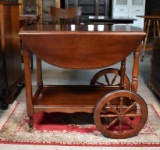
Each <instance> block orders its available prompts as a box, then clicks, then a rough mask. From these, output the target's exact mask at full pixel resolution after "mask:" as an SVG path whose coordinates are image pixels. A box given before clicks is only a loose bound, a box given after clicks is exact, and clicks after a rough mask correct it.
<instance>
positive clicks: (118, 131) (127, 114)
mask: <svg viewBox="0 0 160 150" xmlns="http://www.w3.org/2000/svg"><path fill="white" fill-rule="evenodd" d="M19 35H20V38H21V40H22V46H23V50H24V69H25V82H26V104H27V115H28V117H29V118H30V122H29V127H30V129H32V128H33V123H34V120H33V116H34V114H35V113H40V112H47V113H51V112H63V113H76V112H86V113H93V117H94V121H95V125H96V127H97V129H98V130H99V131H100V132H101V133H102V134H103V135H104V136H106V137H109V138H117V139H120V138H129V137H132V136H135V135H137V134H138V132H139V131H140V130H141V129H142V128H143V126H144V125H145V123H146V120H147V116H148V109H147V105H146V103H145V101H144V100H143V98H142V97H141V96H139V95H138V94H137V93H136V91H137V87H138V62H139V54H140V50H141V48H142V47H141V43H142V41H143V39H144V38H145V32H143V31H142V30H141V29H139V28H136V27H132V26H129V25H112V26H111V25H64V26H61V25H32V26H28V27H26V28H23V29H22V30H21V31H20V32H19ZM30 52H32V53H33V54H35V55H36V70H37V90H36V92H35V93H34V94H33V92H32V78H31V70H30V61H29V54H30ZM132 52H133V54H134V61H133V70H132V81H130V79H129V78H128V76H127V75H126V73H125V70H126V57H127V56H128V55H130V54H131V53H132ZM41 61H45V62H47V63H49V64H52V65H55V66H58V67H61V68H66V69H67V68H68V69H96V68H105V69H102V70H101V71H99V72H97V73H96V74H95V75H94V76H93V78H92V79H91V82H90V85H44V84H43V78H42V65H41ZM118 62H121V65H120V69H117V68H108V67H109V66H111V65H113V64H116V63H118ZM110 75H113V76H114V77H113V78H111V77H110ZM102 77H104V78H105V82H101V81H99V80H100V78H102ZM109 77H110V78H109ZM117 78H118V80H119V81H118V82H117V81H116V80H117ZM115 81H116V82H115Z"/></svg>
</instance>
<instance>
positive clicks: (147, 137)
mask: <svg viewBox="0 0 160 150" xmlns="http://www.w3.org/2000/svg"><path fill="white" fill-rule="evenodd" d="M25 110H26V108H25V104H23V103H17V104H15V108H14V109H12V113H11V114H10V116H8V119H7V120H6V121H5V122H4V121H3V122H1V123H0V143H6V144H39V145H64V146H66V145H67V146H69V145H72V146H117V147H120V146H133V147H134V146H143V147H144V146H150V147H151V146H160V110H159V109H158V108H155V107H154V106H153V105H148V110H149V116H148V121H147V123H146V125H145V127H144V128H143V129H142V130H141V131H140V133H139V134H138V135H137V136H135V137H132V138H128V139H109V138H106V137H104V136H103V135H102V134H101V133H100V132H99V131H98V130H97V129H96V127H95V125H94V122H93V119H92V118H93V116H92V114H86V113H77V114H62V113H51V114H47V113H40V114H36V115H35V116H34V120H35V124H34V129H33V131H32V132H28V118H27V117H26V111H25Z"/></svg>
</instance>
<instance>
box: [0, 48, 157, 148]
mask: <svg viewBox="0 0 160 150" xmlns="http://www.w3.org/2000/svg"><path fill="white" fill-rule="evenodd" d="M132 58H133V57H132V55H130V56H129V57H128V58H127V70H126V71H127V72H126V74H127V75H128V76H129V77H131V69H132V60H133V59H132ZM150 58H151V51H147V52H146V54H145V58H144V61H143V62H139V86H138V93H139V94H140V95H141V96H142V97H143V98H144V100H145V101H146V103H152V104H154V105H157V106H158V107H160V100H158V99H159V98H158V97H156V96H155V95H154V94H153V92H152V91H151V89H150V88H149V74H150ZM117 66H118V68H119V66H120V65H119V64H118V65H117V64H116V65H115V66H113V67H117ZM43 68H44V70H43V77H44V78H45V82H44V83H45V84H47V83H48V84H49V83H51V82H53V81H54V83H55V84H88V83H89V81H90V79H91V78H92V76H93V75H94V74H95V73H96V72H97V71H98V70H90V71H88V70H87V71H84V70H79V71H78V70H76V71H73V70H65V69H60V68H57V67H53V66H50V65H48V64H46V63H43ZM32 74H33V85H36V82H35V70H33V73H32ZM54 79H55V80H54ZM24 93H25V89H23V90H22V92H21V94H20V95H19V96H18V97H17V99H21V98H25V96H24V95H25V94H24ZM0 149H1V150H9V149H12V150H32V149H34V150H44V149H46V150H67V149H68V150H91V149H92V150H97V149H98V150H112V149H113V150H122V149H129V150H135V147H126V148H124V147H77V146H76V147H74V146H73V147H68V146H53V145H52V146H40V145H34V146H33V145H10V144H7V145H6V144H0ZM136 149H137V150H140V149H141V150H159V147H139V148H138V147H137V148H136Z"/></svg>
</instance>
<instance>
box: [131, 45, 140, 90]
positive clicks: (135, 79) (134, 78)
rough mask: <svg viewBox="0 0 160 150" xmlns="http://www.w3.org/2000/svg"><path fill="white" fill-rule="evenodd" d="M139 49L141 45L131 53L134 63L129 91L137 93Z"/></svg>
mask: <svg viewBox="0 0 160 150" xmlns="http://www.w3.org/2000/svg"><path fill="white" fill-rule="evenodd" d="M141 48H142V44H140V45H139V46H138V48H137V49H136V50H135V51H134V53H133V54H134V62H133V69H132V83H131V91H133V92H137V88H138V73H139V56H140V50H141Z"/></svg>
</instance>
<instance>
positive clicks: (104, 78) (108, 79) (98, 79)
mask: <svg viewBox="0 0 160 150" xmlns="http://www.w3.org/2000/svg"><path fill="white" fill-rule="evenodd" d="M120 76H121V75H120V70H118V69H113V68H107V69H104V70H101V71H99V72H98V73H96V74H95V75H94V77H93V78H92V80H91V82H90V85H91V86H94V85H100V86H112V85H118V84H119V83H120ZM124 83H125V89H126V90H130V80H129V78H128V77H127V75H125V76H124Z"/></svg>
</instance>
